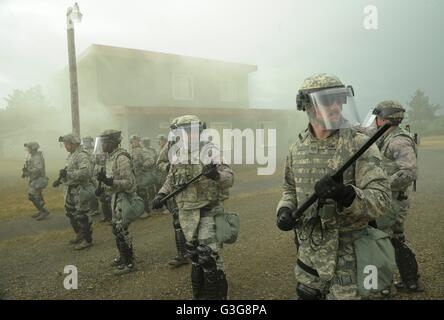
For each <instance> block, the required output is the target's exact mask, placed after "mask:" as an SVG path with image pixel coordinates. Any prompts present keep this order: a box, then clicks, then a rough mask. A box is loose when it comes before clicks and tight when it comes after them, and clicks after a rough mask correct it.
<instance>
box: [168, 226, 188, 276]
mask: <svg viewBox="0 0 444 320" xmlns="http://www.w3.org/2000/svg"><path fill="white" fill-rule="evenodd" d="M174 235H175V240H176V249H177V256H176V257H174V258H173V259H171V260H170V261H169V262H168V264H169V265H170V266H171V267H173V268H177V267H180V266H183V265H186V264H189V263H190V259H189V258H188V254H187V250H186V247H185V243H186V240H185V236H184V234H183V232H182V229H180V227H179V228H176V229H175V230H174Z"/></svg>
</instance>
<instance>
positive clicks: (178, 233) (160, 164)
mask: <svg viewBox="0 0 444 320" xmlns="http://www.w3.org/2000/svg"><path fill="white" fill-rule="evenodd" d="M163 138H165V140H166V137H165V136H163ZM168 151H169V145H168V143H163V144H162V145H161V149H160V151H159V157H158V158H157V161H156V168H157V171H158V177H159V178H160V181H161V182H162V183H161V185H160V187H159V190H160V188H161V187H162V185H163V183H164V182H165V180H166V177H167V175H168V172H169V170H170V166H171V165H170V161H169V159H168ZM165 207H166V208H167V209H168V211H169V212H170V213H171V215H172V217H173V228H174V238H175V242H176V249H177V255H176V256H175V257H174V258H173V259H171V260H170V261H169V262H168V264H169V265H170V266H171V267H174V268H175V267H179V266H182V265H185V264H188V263H190V261H189V258H188V255H187V251H186V247H185V242H186V240H185V236H184V234H183V231H182V228H181V227H180V222H179V208H178V207H177V203H176V200H175V199H174V198H172V199H169V200H168V201H167V203H166V204H165Z"/></svg>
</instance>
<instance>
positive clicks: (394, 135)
mask: <svg viewBox="0 0 444 320" xmlns="http://www.w3.org/2000/svg"><path fill="white" fill-rule="evenodd" d="M404 112H405V109H404V108H403V107H402V105H401V104H400V103H399V102H397V101H392V100H388V101H382V102H380V103H379V104H378V105H377V107H376V108H375V109H374V111H373V114H374V115H376V125H377V126H378V127H380V126H382V125H383V124H384V123H385V122H386V121H387V120H389V121H391V123H392V128H391V129H389V131H387V132H386V133H385V135H384V136H382V137H381V138H380V139H379V141H378V142H377V143H378V146H379V148H380V150H381V154H382V164H383V167H384V169H385V171H386V172H387V175H388V176H389V182H390V186H391V190H392V206H391V210H390V213H389V214H388V215H387V216H385V217H382V218H379V219H377V220H376V223H377V225H378V227H379V228H381V229H382V230H384V231H385V232H387V233H389V234H390V235H391V241H392V243H393V247H394V248H395V254H396V264H397V266H398V269H399V273H400V275H401V281H400V282H398V283H395V285H396V286H397V287H398V289H407V290H409V291H422V290H423V288H422V285H421V284H420V282H419V273H418V263H417V262H416V258H415V253H414V252H413V249H412V248H411V245H410V244H409V242H408V241H407V240H406V238H405V234H404V225H405V220H406V218H407V214H408V209H409V192H410V186H411V185H412V183H413V181H415V180H416V177H417V169H418V167H417V153H418V152H417V148H416V143H415V140H414V138H413V137H412V136H411V135H410V133H409V132H408V131H406V130H404V129H402V128H401V127H400V126H399V124H400V123H401V122H402V120H403V118H404Z"/></svg>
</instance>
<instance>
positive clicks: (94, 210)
mask: <svg viewBox="0 0 444 320" xmlns="http://www.w3.org/2000/svg"><path fill="white" fill-rule="evenodd" d="M82 143H83V144H82V146H83V149H84V150H85V151H86V152H87V153H88V156H89V158H90V161H91V170H92V172H93V173H95V172H96V169H97V168H96V165H97V161H98V159H97V156H96V154H94V139H93V138H92V137H90V136H86V137H84V138H83V139H82ZM92 182H93V183H94V186H95V187H97V180H96V178H95V175H94V174H93V176H92ZM89 206H90V215H91V216H95V215H97V214H98V209H99V202H98V200H97V197H93V198H91V201H90V204H89Z"/></svg>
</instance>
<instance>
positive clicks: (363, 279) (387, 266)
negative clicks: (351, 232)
mask: <svg viewBox="0 0 444 320" xmlns="http://www.w3.org/2000/svg"><path fill="white" fill-rule="evenodd" d="M354 247H355V253H356V264H357V282H358V291H359V293H360V295H361V296H363V297H367V296H368V295H370V294H371V293H378V292H381V291H382V290H384V289H390V288H391V285H392V283H393V275H394V272H395V270H396V262H395V249H394V248H393V246H392V243H391V241H390V236H389V235H388V234H387V233H385V232H383V231H381V230H378V229H375V228H372V227H368V228H367V229H364V230H362V232H360V233H359V234H357V239H356V240H355V241H354ZM372 274H375V275H376V277H375V278H376V279H377V282H376V283H375V281H371V280H372V279H373V278H372Z"/></svg>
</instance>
